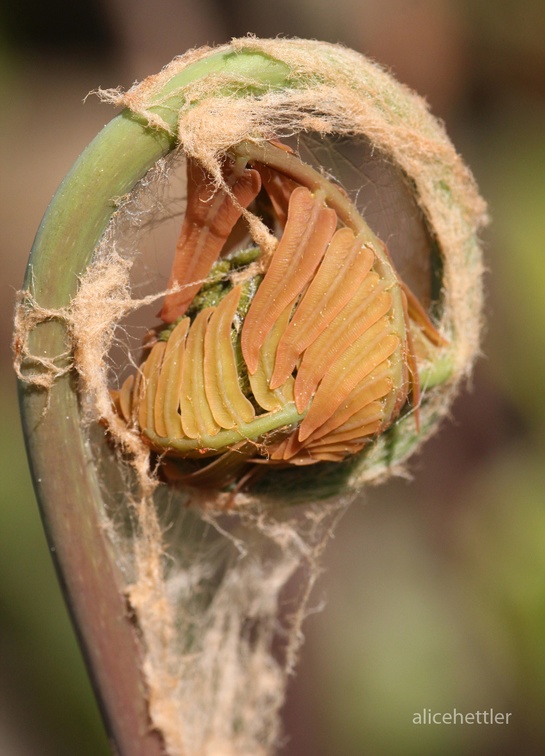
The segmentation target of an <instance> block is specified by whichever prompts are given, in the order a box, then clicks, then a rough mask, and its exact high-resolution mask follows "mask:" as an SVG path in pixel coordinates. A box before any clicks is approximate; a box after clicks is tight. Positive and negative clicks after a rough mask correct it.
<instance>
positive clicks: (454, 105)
mask: <svg viewBox="0 0 545 756" xmlns="http://www.w3.org/2000/svg"><path fill="white" fill-rule="evenodd" d="M10 6H11V7H5V8H3V9H2V10H1V11H0V93H1V102H2V108H1V110H0V165H1V176H2V180H1V191H2V196H1V202H0V250H1V255H2V269H3V271H4V274H3V291H2V296H1V300H0V307H1V308H2V318H1V320H0V323H1V340H2V352H1V360H2V362H1V381H0V392H1V394H0V411H1V417H2V423H3V428H2V434H1V436H0V443H1V447H2V448H1V452H0V486H1V495H2V502H1V506H0V753H1V754H2V755H3V756H33V755H34V754H40V756H50V755H51V756H65V755H66V756H68V754H75V753H77V754H78V755H81V756H85V755H86V754H88V755H89V756H91V755H93V756H102V755H103V754H104V756H106V754H108V753H109V747H108V744H107V742H106V739H105V736H104V734H103V730H102V725H101V722H100V719H99V715H98V712H97V708H96V704H95V703H94V700H93V696H92V692H91V689H90V686H89V683H88V681H87V677H86V673H85V670H84V667H83V663H82V661H81V659H80V655H79V651H78V649H77V645H76V642H75V639H74V636H73V632H72V628H71V626H70V623H69V621H68V618H67V615H66V611H65V608H64V605H63V602H62V598H61V596H60V592H59V589H58V586H57V583H56V579H55V575H54V571H53V567H52V564H51V560H50V555H49V553H48V550H47V546H46V543H45V539H44V536H43V533H42V529H41V524H40V519H39V515H38V511H37V507H36V504H35V501H34V496H33V492H32V488H31V484H30V480H29V474H28V471H27V465H26V459H25V453H24V447H23V441H22V438H21V432H20V429H19V423H18V412H17V404H16V395H15V380H14V377H13V375H12V370H11V356H10V351H9V342H10V338H11V321H12V311H13V302H14V292H15V290H16V289H18V288H19V287H20V285H21V282H22V278H23V273H24V269H25V265H26V260H27V255H28V251H29V249H30V246H31V244H32V239H33V236H34V233H35V231H36V228H37V226H38V224H39V222H40V219H41V216H42V214H43V212H44V210H45V208H46V206H47V203H48V202H49V199H50V198H51V196H52V194H53V192H54V191H55V189H56V187H57V186H58V184H59V182H60V180H61V179H62V177H63V176H64V174H65V173H66V172H67V170H68V169H69V168H70V166H71V164H72V162H73V161H74V159H75V158H76V156H77V155H78V153H79V152H80V151H81V149H83V147H84V146H85V145H86V144H87V143H88V142H89V141H90V140H91V139H92V138H93V136H94V135H95V134H96V133H97V131H98V130H99V129H100V128H101V127H102V125H103V124H104V123H105V122H106V121H108V120H109V119H110V117H111V115H112V113H111V112H110V110H109V109H108V106H105V105H100V104H99V103H98V101H97V100H96V98H90V99H89V100H88V101H87V102H86V103H85V105H84V104H83V102H82V100H83V98H84V96H85V95H86V94H87V92H88V91H89V90H91V89H93V88H95V87H97V86H98V85H102V86H105V87H108V86H116V85H118V84H121V85H122V86H125V87H127V86H129V85H130V84H131V83H132V82H133V80H135V79H140V78H142V77H144V76H146V75H147V74H149V73H153V72H155V71H157V70H159V69H160V68H161V67H162V66H163V65H164V64H165V63H166V62H168V61H169V60H170V59H171V57H172V56H173V55H175V54H177V53H181V52H184V51H185V50H186V49H188V48H190V47H194V46H197V45H201V44H205V43H210V44H212V43H222V42H225V41H227V40H228V39H229V38H230V37H232V36H240V35H243V34H245V33H247V32H248V31H251V32H255V33H256V34H258V35H259V36H275V35H277V34H282V35H287V36H294V35H297V36H302V37H315V38H319V39H325V40H329V41H334V42H338V41H340V42H343V43H345V44H347V45H349V46H351V47H354V48H355V49H357V50H360V51H361V52H364V53H366V54H368V55H370V56H371V57H373V58H375V59H376V60H378V61H379V62H380V63H381V64H383V65H385V66H386V67H388V68H390V69H391V70H392V71H393V72H394V73H395V74H396V75H397V76H398V78H399V79H400V80H401V81H403V82H405V83H407V84H409V85H410V86H412V87H413V88H414V89H416V90H417V91H419V92H420V93H421V94H423V95H425V96H426V97H427V99H428V101H429V102H430V105H431V108H432V110H433V112H434V113H435V114H436V115H438V116H439V117H441V118H442V119H444V120H445V122H446V124H447V129H448V131H449V133H450V135H451V137H452V139H453V141H454V142H455V144H456V145H457V147H458V149H459V150H460V151H461V153H462V154H463V155H464V157H465V158H466V160H467V161H468V162H469V163H470V165H471V167H472V168H473V171H474V173H475V175H476V177H477V180H478V182H479V184H480V187H481V190H482V192H483V194H484V196H485V197H486V198H487V200H488V201H489V204H490V210H491V215H492V218H493V225H492V226H491V227H490V229H489V230H488V231H487V233H486V235H485V240H484V241H485V255H486V264H487V268H488V271H489V272H488V274H487V292H488V293H487V327H486V333H485V338H484V345H483V358H482V359H481V360H480V362H479V364H478V367H477V370H476V374H475V378H474V381H473V385H472V387H471V391H470V392H466V393H464V395H463V396H461V397H460V398H459V399H458V400H457V401H456V403H455V406H454V409H453V413H452V417H453V419H452V421H450V422H447V423H446V424H445V425H444V427H443V428H442V430H441V432H440V433H439V435H438V436H437V437H436V438H435V439H434V440H432V441H431V442H429V443H428V444H427V446H426V448H425V449H424V451H423V453H422V454H421V455H420V456H419V457H418V458H417V459H416V460H415V461H413V463H412V464H411V472H412V474H413V480H412V482H409V481H408V480H401V479H398V480H395V481H391V482H390V483H388V484H386V485H385V486H383V487H381V488H376V489H371V490H369V491H368V492H366V494H365V495H364V496H363V497H362V498H361V500H360V501H359V502H358V503H356V504H355V505H353V506H352V507H351V509H350V510H349V512H348V514H347V515H346V516H345V517H344V519H343V521H342V522H341V524H340V527H339V529H338V533H337V536H336V538H335V540H334V541H333V542H332V543H331V544H330V547H329V549H328V551H327V555H326V560H325V565H324V566H325V570H326V571H325V574H324V576H323V578H322V580H321V582H320V585H319V589H318V592H317V594H316V597H315V601H316V603H319V601H320V600H321V599H322V598H325V599H326V601H327V606H326V608H325V611H323V612H321V613H317V614H314V615H312V616H311V617H310V618H309V619H308V621H307V624H306V636H307V637H306V644H305V646H304V649H303V656H302V661H301V664H300V670H299V675H298V677H297V678H296V679H295V680H293V681H292V685H291V687H290V690H289V695H288V701H287V704H286V707H285V722H286V729H287V733H288V739H287V742H286V745H285V749H284V751H283V753H285V754H287V756H296V755H297V756H307V755H308V756H333V755H335V756H338V755H340V756H356V755H360V754H371V756H374V755H375V754H384V755H385V756H390V754H392V756H395V755H397V754H414V755H415V756H416V755H418V756H425V755H426V754H460V753H464V754H479V755H484V756H486V755H487V754H491V755H492V754H494V755H498V754H499V755H500V756H501V755H502V754H503V755H505V756H508V755H511V754H520V753H524V754H530V755H531V754H541V753H544V752H545V716H544V715H545V465H544V459H545V453H544V452H545V386H544V376H545V336H544V334H545V296H544V295H543V292H544V291H545V3H543V1H542V0H526V2H525V3H522V4H521V3H520V2H515V1H514V0H473V1H472V0H336V2H326V1H325V0H291V1H290V2H288V0H279V1H278V2H276V3H256V2H249V0H248V1H245V0H195V1H194V2H190V0H155V2H153V3H149V2H145V0H134V1H132V0H131V1H129V0H81V2H79V3H68V2H65V1H64V0H51V1H50V2H48V3H44V4H42V3H38V2H37V1H36V0H30V2H27V3H21V4H17V5H16V4H14V3H11V4H10ZM59 464H60V465H62V460H59ZM424 708H426V709H432V710H433V711H451V710H453V709H454V708H456V709H457V710H458V711H463V712H466V711H468V712H472V711H479V710H487V711H488V710H489V709H490V708H493V709H494V710H495V711H500V712H512V716H511V720H510V723H509V725H503V726H500V725H497V726H491V725H481V726H477V725H473V726H471V725H464V726H462V725H456V726H448V725H435V726H420V727H419V726H416V725H413V724H412V720H413V715H414V713H416V712H419V711H422V709H424Z"/></svg>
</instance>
